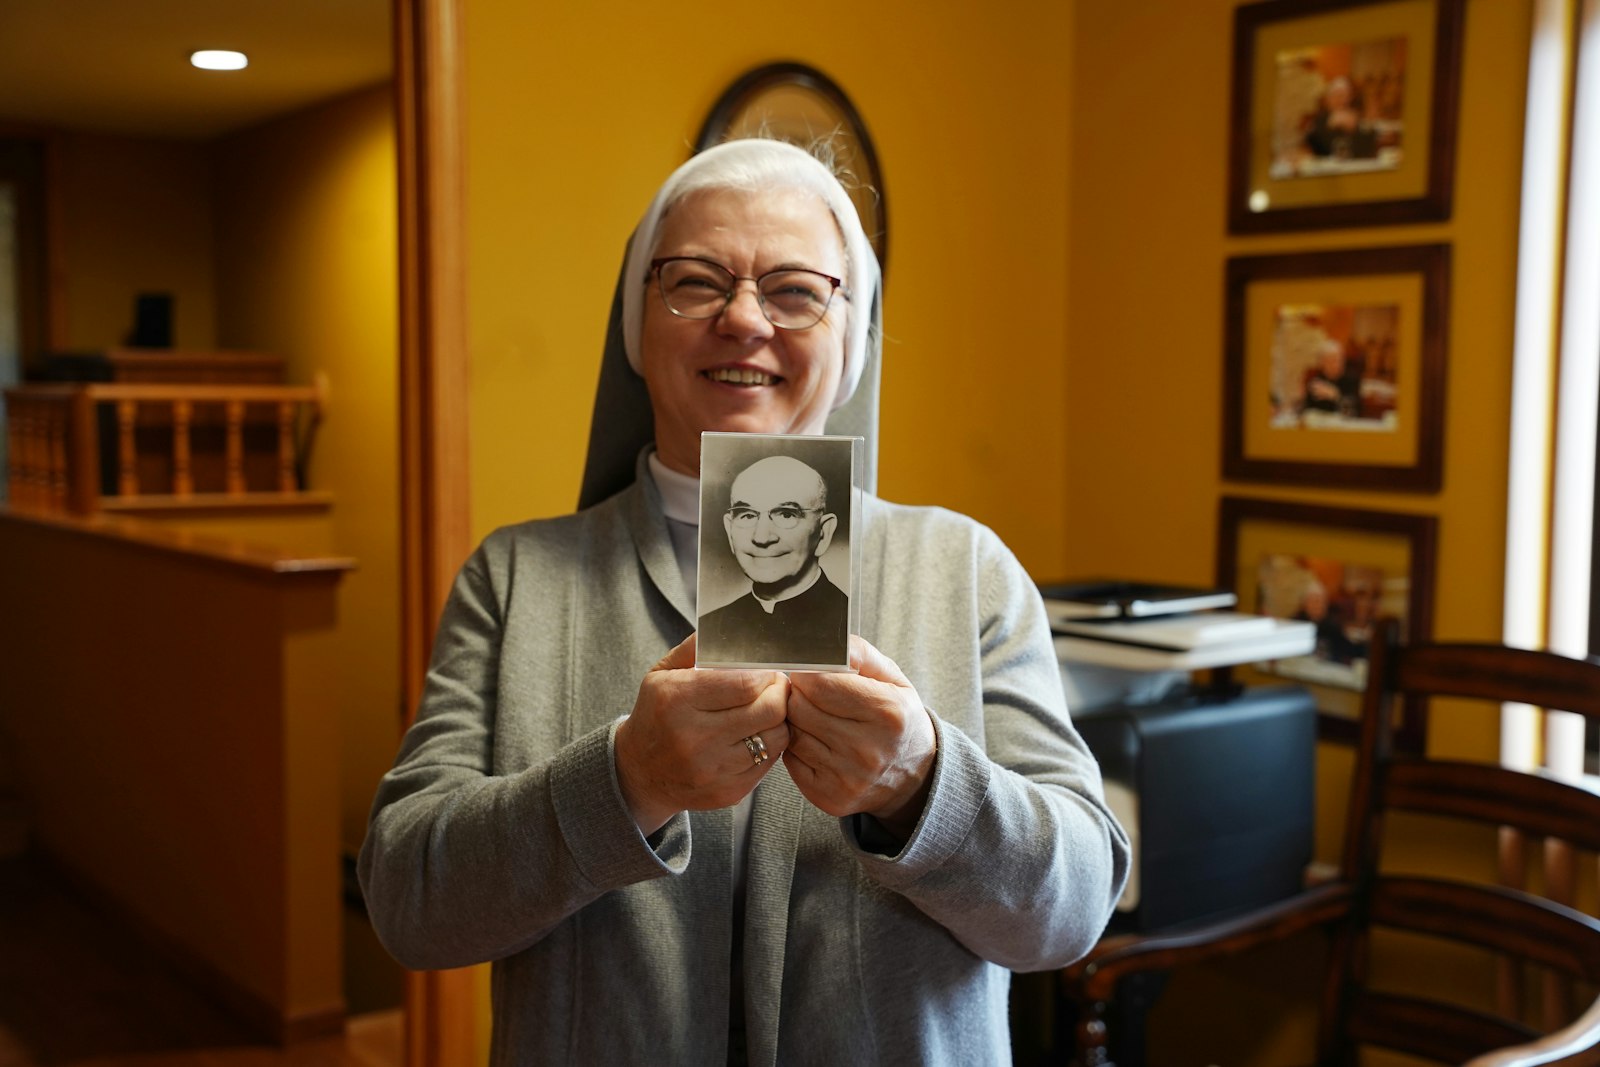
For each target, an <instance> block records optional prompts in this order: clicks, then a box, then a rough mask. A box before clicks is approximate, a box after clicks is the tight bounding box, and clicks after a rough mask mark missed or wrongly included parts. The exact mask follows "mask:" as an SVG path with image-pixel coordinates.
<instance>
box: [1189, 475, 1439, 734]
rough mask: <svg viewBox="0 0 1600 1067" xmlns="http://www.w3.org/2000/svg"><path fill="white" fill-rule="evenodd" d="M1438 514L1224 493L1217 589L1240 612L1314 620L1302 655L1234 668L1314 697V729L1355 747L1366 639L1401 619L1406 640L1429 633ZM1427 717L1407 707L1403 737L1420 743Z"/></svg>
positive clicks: (1420, 638)
mask: <svg viewBox="0 0 1600 1067" xmlns="http://www.w3.org/2000/svg"><path fill="white" fill-rule="evenodd" d="M1437 548H1438V519H1437V518H1435V517H1434V516H1432V515H1418V514H1410V513H1401V512H1389V511H1368V510H1362V509H1357V508H1341V507H1324V506H1321V505H1315V504H1302V503H1295V502H1289V501H1280V500H1259V499H1252V498H1246V497H1235V496H1224V497H1223V498H1222V499H1221V501H1220V504H1219V506H1218V512H1217V585H1218V586H1219V587H1221V588H1224V589H1232V590H1234V591H1235V593H1236V594H1237V596H1238V598H1239V610H1240V611H1247V612H1257V613H1260V614H1265V615H1272V616H1274V617H1276V618H1309V619H1310V620H1311V621H1313V622H1315V623H1316V624H1317V629H1318V641H1317V647H1316V649H1315V650H1314V651H1313V653H1312V654H1311V655H1310V656H1304V657H1297V658H1296V659H1294V660H1279V661H1275V662H1272V663H1268V664H1257V665H1254V666H1251V667H1244V668H1236V670H1237V671H1239V672H1242V673H1243V674H1244V675H1247V676H1248V677H1246V678H1245V679H1244V680H1246V681H1249V680H1256V681H1260V680H1265V679H1266V677H1269V676H1270V677H1271V678H1272V680H1275V681H1284V680H1289V681H1293V682H1296V683H1298V684H1303V685H1305V686H1306V687H1307V688H1308V689H1310V690H1311V691H1312V692H1313V693H1314V694H1315V695H1316V699H1317V709H1318V711H1317V732H1318V736H1319V737H1321V738H1322V739H1323V740H1326V741H1334V742H1339V743H1349V744H1354V742H1355V738H1356V731H1357V728H1358V722H1359V719H1360V714H1361V694H1362V689H1363V687H1364V685H1365V683H1366V655H1365V650H1366V643H1365V642H1366V638H1367V635H1368V632H1369V629H1370V626H1371V623H1372V622H1374V621H1375V620H1376V619H1377V618H1378V617H1379V616H1382V615H1394V616H1397V617H1398V618H1400V619H1401V620H1402V622H1403V624H1404V628H1405V639H1406V640H1407V641H1408V642H1415V641H1426V640H1428V639H1429V637H1430V636H1431V634H1432V633H1433V597H1434V581H1435V574H1436V569H1437V562H1436V561H1437ZM1425 721H1426V720H1425V715H1424V714H1423V709H1422V708H1421V707H1420V706H1407V707H1406V708H1405V710H1404V712H1403V719H1402V722H1401V725H1400V729H1399V738H1400V740H1401V743H1403V744H1405V745H1407V746H1411V745H1416V746H1420V745H1421V744H1422V743H1423V741H1424V730H1425V726H1424V723H1425Z"/></svg>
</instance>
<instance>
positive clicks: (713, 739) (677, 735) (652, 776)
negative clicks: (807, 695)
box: [616, 634, 789, 836]
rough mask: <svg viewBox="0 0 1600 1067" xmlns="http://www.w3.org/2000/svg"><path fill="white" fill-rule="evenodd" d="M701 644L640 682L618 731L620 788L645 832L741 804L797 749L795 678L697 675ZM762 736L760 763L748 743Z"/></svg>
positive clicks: (671, 657)
mask: <svg viewBox="0 0 1600 1067" xmlns="http://www.w3.org/2000/svg"><path fill="white" fill-rule="evenodd" d="M694 650H695V637H694V635H693V634H690V635H689V637H688V638H687V639H686V640H685V641H684V642H683V643H682V644H680V645H679V646H678V647H677V648H674V649H673V650H672V651H671V652H668V653H667V654H666V656H665V657H663V658H662V660H661V662H659V663H657V664H656V665H655V666H654V667H652V668H650V672H649V673H648V674H646V675H645V676H644V680H643V681H641V682H640V683H639V696H638V699H636V700H635V701H634V704H633V711H632V712H631V713H630V714H629V716H628V717H627V718H626V719H625V720H623V722H622V724H621V725H620V726H618V727H617V742H616V745H617V747H616V753H617V781H618V782H619V783H620V784H621V787H622V797H623V800H625V801H626V802H627V805H628V810H629V812H630V813H632V815H633V819H634V822H635V823H636V824H637V825H638V827H639V830H640V832H641V833H644V834H645V835H647V836H648V835H649V834H653V833H655V832H656V831H657V830H659V829H660V828H661V827H662V826H664V825H665V824H666V822H667V820H668V819H670V818H672V817H673V816H674V815H676V814H678V812H680V811H707V810H710V809H713V808H726V807H730V806H732V805H734V804H737V803H738V802H739V801H740V800H742V799H744V797H745V796H746V795H747V794H748V793H749V792H750V791H751V790H752V789H754V788H755V787H756V785H757V784H759V783H760V781H761V779H762V778H764V777H765V776H766V774H767V772H768V771H769V770H771V769H772V767H773V765H774V764H775V763H776V761H777V759H778V757H779V756H781V755H783V752H784V750H785V749H787V748H788V747H789V727H788V725H787V724H786V722H785V718H786V717H787V715H788V702H789V679H788V677H787V676H785V675H784V674H783V673H782V672H780V671H739V670H714V671H713V670H706V671H701V670H696V669H695V666H694ZM754 734H759V735H760V737H761V741H762V743H763V744H764V745H766V750H767V757H768V758H767V759H766V760H765V761H764V762H762V763H759V764H758V763H756V762H755V760H754V758H752V756H751V753H750V749H749V748H748V747H747V746H746V745H745V743H744V739H745V738H747V737H750V736H751V735H754Z"/></svg>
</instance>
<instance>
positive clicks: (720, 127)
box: [695, 63, 889, 277]
mask: <svg viewBox="0 0 1600 1067" xmlns="http://www.w3.org/2000/svg"><path fill="white" fill-rule="evenodd" d="M757 132H763V133H765V134H766V135H768V136H772V137H777V138H779V139H781V140H784V141H790V142H793V143H795V144H800V145H805V144H809V143H811V142H813V141H815V140H817V139H818V138H826V139H828V140H830V141H831V142H832V143H833V147H834V153H835V164H836V166H837V167H838V169H839V173H840V176H841V178H842V179H843V181H844V184H845V188H846V189H848V190H849V192H850V199H851V200H852V201H854V202H855V205H856V211H857V212H859V213H860V215H861V225H862V227H863V228H865V229H866V231H867V237H868V238H869V239H871V241H872V250H873V252H875V253H877V256H878V266H879V268H880V269H881V270H882V271H883V272H884V275H885V277H887V276H888V272H889V209H888V201H887V199H886V198H885V196H884V190H883V172H882V171H881V170H880V169H879V167H878V154H877V152H876V151H875V150H874V149H873V145H872V136H871V135H870V134H869V133H868V132H867V125H866V123H865V122H863V121H862V120H861V114H860V112H858V111H856V108H855V105H854V104H852V103H851V102H850V98H849V97H847V96H846V95H845V94H844V90H843V89H841V88H839V86H838V85H837V84H836V83H835V82H834V81H833V79H831V78H829V77H828V76H827V75H826V74H824V73H822V72H821V71H820V70H817V69H816V68H815V67H809V66H806V65H805V64H804V63H771V64H768V65H766V66H762V67H757V68H756V69H754V70H752V71H750V72H749V73H747V74H744V75H742V76H741V77H740V78H739V79H738V80H737V81H735V82H734V83H733V84H732V85H731V86H729V87H728V90H727V91H726V92H724V93H723V94H722V97H721V98H720V99H719V100H718V101H717V103H716V106H714V107H713V108H712V109H711V114H710V115H709V116H707V118H706V121H705V125H703V126H701V127H700V136H699V137H698V138H696V140H695V151H696V152H698V151H701V150H702V149H705V148H710V147H711V146H712V145H714V144H720V143H721V142H723V141H726V140H728V139H729V138H733V137H745V136H749V135H750V134H753V133H757Z"/></svg>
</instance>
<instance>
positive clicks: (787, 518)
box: [727, 504, 822, 530]
mask: <svg viewBox="0 0 1600 1067" xmlns="http://www.w3.org/2000/svg"><path fill="white" fill-rule="evenodd" d="M821 510H822V509H821V508H797V507H795V506H794V505H792V504H779V505H778V506H777V507H775V508H773V509H772V510H770V511H766V512H761V511H757V510H756V509H755V508H744V507H739V508H729V509H728V511H727V516H728V521H729V522H731V523H733V525H734V528H735V529H739V530H749V529H752V528H754V526H755V524H756V522H757V520H759V519H760V518H761V516H762V515H763V514H764V515H766V517H767V521H769V522H771V523H772V525H773V526H775V527H777V528H778V529H780V530H792V529H794V528H795V527H796V526H799V525H800V520H801V519H803V518H805V517H806V516H807V515H810V514H812V513H813V512H817V511H821Z"/></svg>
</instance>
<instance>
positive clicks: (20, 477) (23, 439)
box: [6, 397, 34, 507]
mask: <svg viewBox="0 0 1600 1067" xmlns="http://www.w3.org/2000/svg"><path fill="white" fill-rule="evenodd" d="M33 407H34V402H33V401H32V400H24V399H22V398H21V397H18V398H17V402H16V403H15V404H14V405H12V407H11V410H10V416H9V417H10V429H9V431H8V432H9V434H10V438H11V444H10V447H11V454H10V458H9V459H8V460H7V461H6V465H7V466H8V467H10V468H11V486H10V498H11V503H13V504H15V505H17V506H18V507H27V506H28V503H29V501H28V493H29V491H30V490H31V488H32V486H31V485H30V484H29V483H30V481H31V480H32V478H33V472H32V471H30V470H29V469H28V461H29V460H30V459H31V458H32V452H31V449H32V448H33V442H32V440H31V439H30V435H31V429H30V428H31V426H32V424H33Z"/></svg>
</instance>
